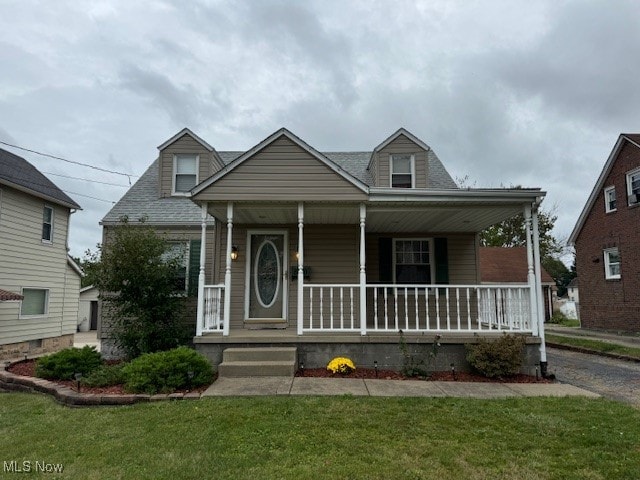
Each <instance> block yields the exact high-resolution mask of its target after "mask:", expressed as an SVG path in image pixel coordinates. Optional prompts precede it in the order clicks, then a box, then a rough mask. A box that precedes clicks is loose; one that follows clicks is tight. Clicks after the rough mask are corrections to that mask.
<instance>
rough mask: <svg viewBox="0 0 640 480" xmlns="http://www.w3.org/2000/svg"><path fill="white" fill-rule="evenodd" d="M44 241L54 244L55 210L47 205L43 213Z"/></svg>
mask: <svg viewBox="0 0 640 480" xmlns="http://www.w3.org/2000/svg"><path fill="white" fill-rule="evenodd" d="M42 241H43V242H53V208H52V207H49V206H47V205H45V206H44V211H43V213H42Z"/></svg>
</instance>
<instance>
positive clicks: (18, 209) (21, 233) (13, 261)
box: [0, 187, 77, 344]
mask: <svg viewBox="0 0 640 480" xmlns="http://www.w3.org/2000/svg"><path fill="white" fill-rule="evenodd" d="M45 203H46V204H47V205H49V206H51V207H53V209H54V225H53V242H52V243H43V242H42V219H43V208H44V205H45ZM68 221H69V209H68V208H66V207H61V206H58V205H54V204H51V203H47V202H45V201H44V200H41V199H38V198H36V197H33V196H31V195H28V194H26V193H22V192H19V191H17V190H13V189H11V188H8V187H3V189H2V205H1V212H0V288H3V289H5V290H9V291H12V292H21V290H22V288H24V287H33V288H45V289H48V290H49V302H48V314H46V315H44V316H40V317H31V318H19V313H20V302H0V343H1V344H9V343H15V342H21V341H29V340H38V339H42V338H49V337H56V336H60V335H61V334H63V333H64V330H65V329H66V327H65V326H64V325H63V323H64V322H63V304H64V292H65V270H66V268H67V249H66V243H67V225H68ZM76 302H77V300H76ZM74 331H75V330H74Z"/></svg>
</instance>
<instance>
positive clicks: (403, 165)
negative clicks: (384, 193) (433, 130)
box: [389, 154, 415, 188]
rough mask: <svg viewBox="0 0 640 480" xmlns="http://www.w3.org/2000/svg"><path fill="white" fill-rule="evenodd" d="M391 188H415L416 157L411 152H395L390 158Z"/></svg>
mask: <svg viewBox="0 0 640 480" xmlns="http://www.w3.org/2000/svg"><path fill="white" fill-rule="evenodd" d="M389 163H390V164H391V165H390V170H391V188H414V187H415V175H414V157H413V155H409V154H394V155H391V158H390V160H389Z"/></svg>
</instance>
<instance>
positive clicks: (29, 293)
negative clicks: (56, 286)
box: [20, 288, 49, 317]
mask: <svg viewBox="0 0 640 480" xmlns="http://www.w3.org/2000/svg"><path fill="white" fill-rule="evenodd" d="M22 295H23V297H24V298H23V299H22V304H21V305H20V316H21V317H29V316H34V315H46V314H47V312H48V310H49V308H48V307H49V290H47V289H45V288H23V289H22Z"/></svg>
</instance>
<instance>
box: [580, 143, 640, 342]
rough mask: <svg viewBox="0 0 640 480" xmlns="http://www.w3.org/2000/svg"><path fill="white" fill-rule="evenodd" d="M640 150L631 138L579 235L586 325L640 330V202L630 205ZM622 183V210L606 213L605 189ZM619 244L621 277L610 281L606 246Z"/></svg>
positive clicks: (618, 188) (618, 194)
mask: <svg viewBox="0 0 640 480" xmlns="http://www.w3.org/2000/svg"><path fill="white" fill-rule="evenodd" d="M638 166H640V148H638V147H636V146H635V145H632V144H630V143H629V142H626V141H625V144H624V145H623V146H622V148H621V150H620V152H619V154H618V157H617V158H616V159H615V161H614V163H613V167H612V169H611V171H610V172H609V175H608V177H607V179H606V181H605V182H604V185H603V188H602V189H601V190H600V191H599V192H598V197H597V199H596V202H595V203H594V205H593V206H592V208H591V211H590V212H589V214H588V216H587V218H586V220H585V223H584V225H583V227H582V230H581V231H580V234H579V236H578V238H577V239H576V244H575V247H576V269H577V272H578V278H579V279H580V318H581V322H582V326H583V327H584V328H594V329H603V330H617V331H630V332H640V205H635V206H632V207H629V206H628V204H627V185H626V173H627V172H628V171H629V170H633V169H634V168H637V167H638ZM609 186H615V187H616V198H617V210H616V211H615V212H610V213H605V203H604V193H603V192H604V188H606V187H609ZM612 247H617V248H618V251H619V253H620V273H621V278H620V279H619V280H606V279H605V265H604V255H603V250H604V249H606V248H612Z"/></svg>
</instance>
